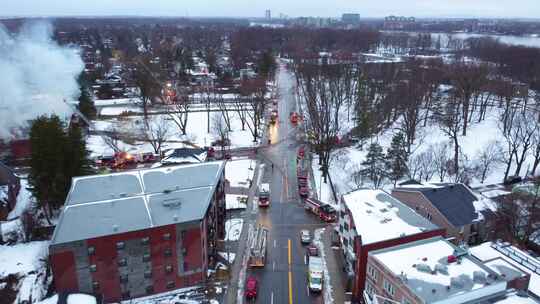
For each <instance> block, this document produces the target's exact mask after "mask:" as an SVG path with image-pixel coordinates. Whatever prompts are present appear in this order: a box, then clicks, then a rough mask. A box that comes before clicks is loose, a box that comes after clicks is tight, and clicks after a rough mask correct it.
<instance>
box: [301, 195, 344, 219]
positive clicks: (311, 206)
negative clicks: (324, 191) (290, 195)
mask: <svg viewBox="0 0 540 304" xmlns="http://www.w3.org/2000/svg"><path fill="white" fill-rule="evenodd" d="M304 208H305V209H306V210H309V211H311V212H313V213H314V214H316V215H318V216H319V218H320V219H321V220H323V221H324V222H327V223H330V222H334V221H335V220H336V219H337V216H336V210H335V209H334V208H333V207H332V206H330V205H329V204H326V203H323V202H321V201H319V200H317V199H315V198H311V197H310V198H306V199H305V200H304Z"/></svg>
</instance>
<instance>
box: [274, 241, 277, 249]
mask: <svg viewBox="0 0 540 304" xmlns="http://www.w3.org/2000/svg"><path fill="white" fill-rule="evenodd" d="M276 243H277V242H276V240H274V248H276Z"/></svg>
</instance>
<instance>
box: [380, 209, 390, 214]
mask: <svg viewBox="0 0 540 304" xmlns="http://www.w3.org/2000/svg"><path fill="white" fill-rule="evenodd" d="M379 211H380V212H382V213H385V212H388V209H386V208H381V209H379Z"/></svg>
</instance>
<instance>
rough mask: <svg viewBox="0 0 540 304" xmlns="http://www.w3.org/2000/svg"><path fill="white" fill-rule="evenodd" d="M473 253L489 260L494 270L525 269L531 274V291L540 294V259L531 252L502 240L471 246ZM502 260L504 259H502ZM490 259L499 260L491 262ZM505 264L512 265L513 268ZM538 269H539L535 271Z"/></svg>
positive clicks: (481, 258) (477, 256)
mask: <svg viewBox="0 0 540 304" xmlns="http://www.w3.org/2000/svg"><path fill="white" fill-rule="evenodd" d="M470 252H471V255H473V256H474V257H475V258H477V259H479V260H480V261H483V262H488V263H487V265H489V266H490V267H492V268H493V270H495V271H497V270H499V272H501V271H503V270H505V271H506V272H508V273H506V275H509V273H510V272H511V271H518V270H519V271H523V272H525V273H528V274H530V275H531V278H530V280H529V291H530V292H531V293H533V294H534V295H536V296H540V274H539V273H540V260H538V259H536V258H534V257H532V256H531V255H530V254H528V253H526V252H525V251H523V250H520V249H518V248H517V247H514V246H512V245H511V244H509V243H501V242H485V243H483V244H480V245H478V246H475V247H471V248H470ZM501 260H504V262H503V261H501ZM490 261H498V262H493V263H491V264H490V263H489V262H490ZM504 265H507V266H508V265H511V266H513V268H508V267H506V269H505V268H503V266H504ZM535 269H537V271H535Z"/></svg>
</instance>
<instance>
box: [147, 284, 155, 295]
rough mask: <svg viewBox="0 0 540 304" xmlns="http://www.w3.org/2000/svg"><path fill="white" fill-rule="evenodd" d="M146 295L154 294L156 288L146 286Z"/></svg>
mask: <svg viewBox="0 0 540 304" xmlns="http://www.w3.org/2000/svg"><path fill="white" fill-rule="evenodd" d="M146 293H147V294H151V293H154V286H152V285H150V286H146Z"/></svg>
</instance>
